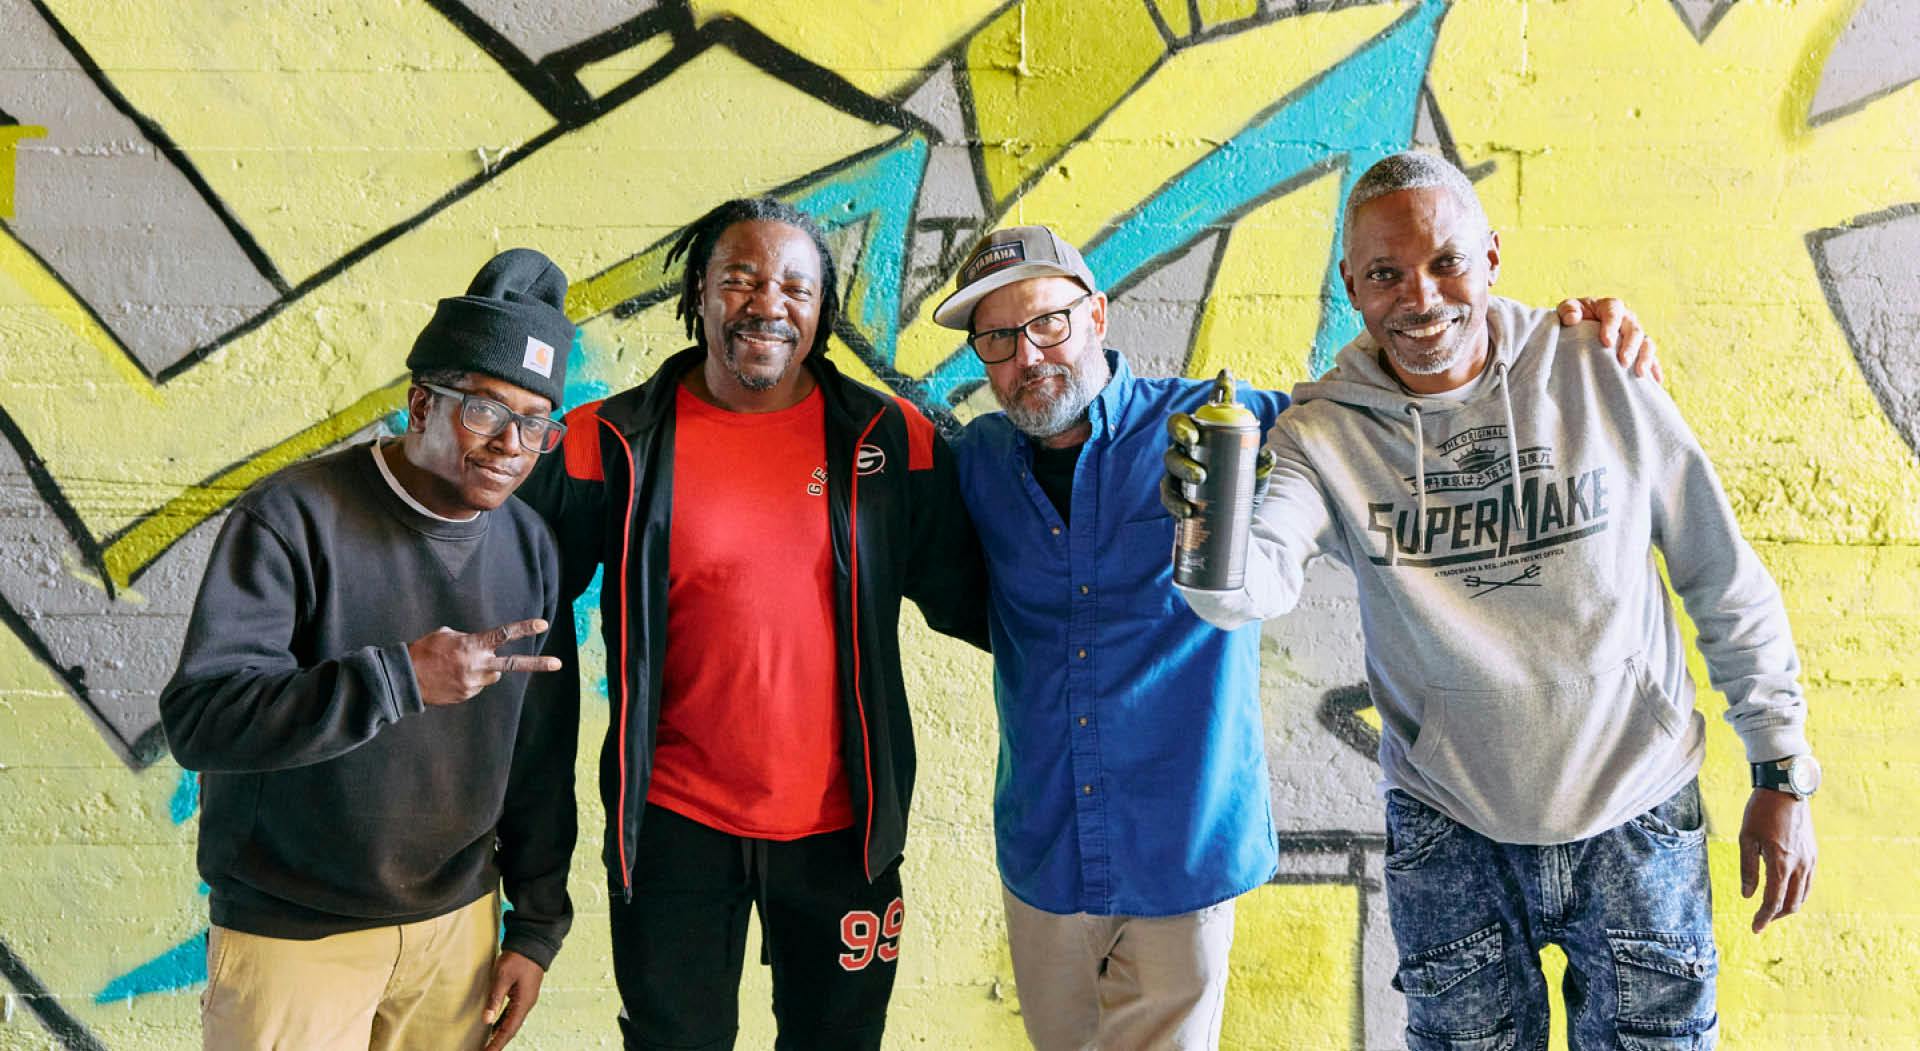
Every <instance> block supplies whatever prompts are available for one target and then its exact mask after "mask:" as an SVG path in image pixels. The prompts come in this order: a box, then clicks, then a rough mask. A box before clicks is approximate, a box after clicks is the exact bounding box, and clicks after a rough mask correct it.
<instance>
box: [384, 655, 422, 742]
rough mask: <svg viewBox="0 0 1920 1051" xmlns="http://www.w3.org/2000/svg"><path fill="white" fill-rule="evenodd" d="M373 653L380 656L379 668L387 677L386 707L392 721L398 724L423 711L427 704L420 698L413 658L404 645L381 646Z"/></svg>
mask: <svg viewBox="0 0 1920 1051" xmlns="http://www.w3.org/2000/svg"><path fill="white" fill-rule="evenodd" d="M375 652H377V653H378V654H379V655H380V667H381V669H382V670H383V671H385V672H386V675H387V705H388V709H389V712H390V714H391V715H392V716H393V720H394V721H395V722H398V721H400V720H401V719H404V718H406V717H407V716H409V715H417V714H419V713H420V712H423V711H425V710H426V707H427V702H426V701H425V700H422V699H421V697H420V682H419V680H418V679H415V678H414V675H413V657H412V656H411V655H410V654H409V653H408V652H407V646H406V643H403V642H396V643H394V644H393V645H391V646H382V647H380V648H379V649H378V650H376V651H375Z"/></svg>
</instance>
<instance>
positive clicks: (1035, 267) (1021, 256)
mask: <svg viewBox="0 0 1920 1051" xmlns="http://www.w3.org/2000/svg"><path fill="white" fill-rule="evenodd" d="M1031 277H1071V278H1073V279H1074V280H1075V281H1078V282H1080V284H1081V285H1082V286H1083V287H1084V288H1086V290H1087V291H1089V292H1094V291H1098V290H1099V288H1100V286H1099V285H1097V284H1095V283H1094V280H1093V271H1092V270H1089V269H1088V268H1087V261H1086V260H1085V259H1082V258H1080V250H1079V249H1078V248H1075V247H1073V246H1072V245H1070V244H1068V243H1067V242H1065V241H1063V240H1061V239H1060V238H1059V237H1056V236H1055V235H1054V232H1053V231H1052V230H1049V229H1047V228H1046V227H1044V226H1009V227H1007V228H1006V229H1004V230H995V231H994V232H992V233H990V234H988V235H987V236H985V237H983V238H981V239H980V243H979V244H977V245H975V246H974V248H973V252H972V253H971V254H969V255H968V256H967V261H966V263H965V264H963V265H962V266H961V267H960V274H959V276H958V277H957V278H955V279H954V282H955V285H956V287H955V288H954V290H953V294H952V295H950V296H948V297H947V298H946V299H944V300H942V301H941V303H940V305H939V306H937V307H935V308H934V309H933V320H934V323H935V324H937V325H944V326H946V327H947V328H957V329H960V330H961V331H963V332H964V331H966V330H967V329H969V328H971V327H972V324H973V308H974V307H976V306H978V305H979V303H980V301H981V300H982V299H985V298H986V297H987V296H989V295H992V294H993V293H995V292H997V291H999V290H1000V289H1003V288H1005V287H1007V286H1008V285H1011V284H1013V283H1014V282H1016V281H1025V280H1027V279H1028V278H1031Z"/></svg>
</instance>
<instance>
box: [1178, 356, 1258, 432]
mask: <svg viewBox="0 0 1920 1051" xmlns="http://www.w3.org/2000/svg"><path fill="white" fill-rule="evenodd" d="M1193 418H1194V419H1195V420H1198V421H1200V422H1201V423H1210V424H1213V425H1214V426H1216V427H1238V426H1244V425H1246V424H1248V423H1251V422H1253V421H1254V415H1253V413H1252V412H1251V411H1249V410H1248V409H1247V408H1246V406H1244V405H1241V404H1240V403H1238V402H1236V401H1234V400H1233V370H1231V369H1221V370H1220V375H1218V376H1215V377H1214V379H1213V393H1212V394H1210V395H1208V397H1207V403H1206V404H1205V405H1202V406H1200V407H1199V408H1198V409H1195V410H1194V412H1193Z"/></svg>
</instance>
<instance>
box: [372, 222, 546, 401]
mask: <svg viewBox="0 0 1920 1051" xmlns="http://www.w3.org/2000/svg"><path fill="white" fill-rule="evenodd" d="M566 300H567V275H565V274H563V273H561V272H560V268H559V267H557V266H555V265H553V260H551V259H548V258H547V257H546V256H544V255H541V254H540V253H539V252H536V251H534V250H533V249H531V248H509V249H507V250H506V251H504V252H501V253H500V254H499V255H496V256H494V257H493V258H492V259H491V260H488V262H487V265H486V266H483V267H481V268H480V272H479V273H478V274H475V275H474V278H473V284H471V285H468V286H467V294H466V295H464V296H452V297H449V298H447V299H442V300H441V301H440V305H439V307H437V308H436V309H435V310H434V312H433V320H431V321H429V322H427V327H426V328H423V329H421V330H420V337H419V338H418V339H416V340H414V341H413V353H411V354H408V355H407V368H408V369H410V370H412V371H414V372H424V371H426V370H428V369H462V370H464V371H467V372H484V373H486V374H487V375H489V376H496V377H498V378H500V379H503V380H506V381H507V382H508V383H511V384H514V385H516V386H520V387H525V388H526V389H528V390H530V391H532V392H534V393H535V394H540V395H544V396H545V397H546V398H547V400H549V401H551V402H553V407H554V410H555V411H556V412H557V411H559V409H560V399H561V395H562V394H563V393H564V392H565V390H566V386H567V352H568V351H569V350H571V349H573V331H574V329H573V322H571V321H568V320H567V315H566V313H565V312H564V310H565V307H566Z"/></svg>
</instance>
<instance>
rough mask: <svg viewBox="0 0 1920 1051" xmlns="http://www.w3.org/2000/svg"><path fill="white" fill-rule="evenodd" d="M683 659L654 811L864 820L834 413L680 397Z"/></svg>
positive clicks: (679, 655)
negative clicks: (851, 790)
mask: <svg viewBox="0 0 1920 1051" xmlns="http://www.w3.org/2000/svg"><path fill="white" fill-rule="evenodd" d="M674 411H675V412H676V413H677V418H676V420H675V429H676V430H675V439H674V452H673V524H672V526H671V529H672V532H671V533H670V534H669V537H668V549H667V657H666V666H665V668H664V669H663V670H662V692H663V694H664V696H663V697H662V699H661V705H660V725H659V730H658V733H657V735H656V738H655V744H654V750H653V780H652V783H651V785H650V787H649V788H648V789H647V800H648V801H649V802H651V803H655V804H658V805H659V806H663V807H665V808H667V809H668V810H671V811H674V812H675V813H678V814H681V815H683V816H685V817H688V818H691V819H693V820H695V821H698V822H700V823H701V824H703V825H707V826H709V827H711V828H716V829H719V830H720V831H722V832H728V833H731V834H733V835H736V836H750V837H753V838H755V839H778V840H785V839H799V838H800V837H802V836H810V835H815V834H818V833H821V832H832V831H835V830H838V829H842V828H846V827H847V826H849V825H851V824H853V805H852V801H851V800H850V798H849V797H848V794H847V777H846V767H845V763H844V762H843V761H842V759H841V755H840V747H841V738H840V733H841V719H840V700H839V689H838V680H839V671H838V662H839V658H838V648H837V646H836V632H835V630H834V603H833V588H834V575H833V544H832V540H831V538H830V537H829V535H828V532H827V530H828V520H827V450H826V445H827V439H826V412H825V405H824V403H823V402H822V400H821V397H820V392H819V390H817V389H816V390H815V391H814V392H813V393H812V394H810V395H808V396H807V397H806V398H804V399H802V400H801V402H800V404H798V405H795V406H794V407H793V408H790V409H783V410H781V411H779V412H767V413H737V412H728V411H727V410H725V409H720V408H716V407H714V406H712V405H708V404H707V403H706V402H703V401H701V400H700V399H699V398H697V397H695V396H694V395H693V394H692V392H690V391H688V390H687V389H686V388H685V387H682V388H681V389H680V391H679V393H678V396H677V397H676V398H675V401H674Z"/></svg>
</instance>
